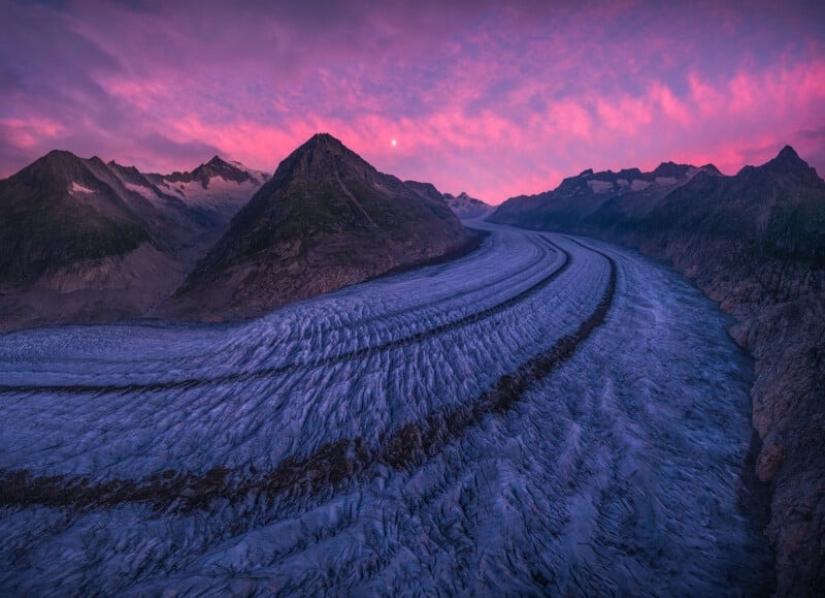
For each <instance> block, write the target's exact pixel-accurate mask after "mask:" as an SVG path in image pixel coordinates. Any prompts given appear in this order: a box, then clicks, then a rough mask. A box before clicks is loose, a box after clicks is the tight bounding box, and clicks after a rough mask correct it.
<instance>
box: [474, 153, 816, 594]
mask: <svg viewBox="0 0 825 598" xmlns="http://www.w3.org/2000/svg"><path fill="white" fill-rule="evenodd" d="M663 167H665V168H663ZM657 171H658V172H657ZM620 179H624V180H626V181H627V182H628V184H627V185H625V184H622V183H620V182H619V180H620ZM662 179H665V180H662ZM593 181H598V182H599V183H598V184H596V185H593V184H591V183H592V182H593ZM635 181H644V183H649V184H647V185H645V184H644V183H643V184H641V185H640V184H638V183H637V184H636V189H634V188H633V183H634V182H635ZM642 187H643V188H642ZM489 219H490V220H492V221H495V222H504V223H511V224H516V225H518V226H522V227H526V228H533V229H545V230H557V231H564V232H570V233H576V234H583V235H589V236H595V237H598V238H602V239H605V240H609V241H611V242H616V243H621V244H624V245H627V246H630V247H636V248H639V249H640V250H641V251H642V252H643V253H645V254H647V255H650V256H653V257H657V258H660V259H664V260H667V261H669V262H670V263H672V264H673V266H674V267H675V268H676V269H677V270H679V271H680V272H682V273H684V274H685V275H686V276H688V277H689V278H690V279H691V280H693V281H694V282H695V283H696V284H697V286H698V287H699V288H700V289H702V290H703V291H704V292H705V293H706V294H707V295H709V296H710V297H711V298H712V299H714V300H716V301H718V302H720V305H721V307H722V309H724V310H725V311H726V312H728V313H730V314H732V315H733V316H734V317H735V318H736V319H737V323H736V324H735V325H734V326H733V328H732V329H731V335H732V336H733V337H734V339H735V340H736V341H737V342H738V343H739V344H740V345H741V346H742V347H744V348H745V349H747V350H748V351H749V352H750V353H751V354H752V355H753V356H754V358H755V360H756V361H755V373H756V380H755V383H754V386H753V388H752V390H751V396H752V400H753V424H754V427H755V428H756V430H757V432H758V433H759V437H760V439H761V441H762V447H761V450H760V452H759V455H758V458H757V462H756V465H755V468H756V473H757V475H758V477H759V478H760V479H761V480H762V481H763V482H766V483H769V484H770V490H771V523H770V525H769V527H768V529H767V534H768V538H769V540H770V542H771V544H772V546H773V547H774V549H775V551H776V572H777V580H778V588H777V590H778V594H779V595H782V596H815V595H817V591H818V589H821V588H822V587H825V552H823V550H822V547H823V545H825V544H823V542H825V349H823V347H825V259H823V258H824V257H825V256H824V255H823V252H825V181H823V180H822V179H821V178H820V177H819V176H818V175H817V173H816V171H815V170H814V169H813V168H811V167H810V166H808V164H807V163H805V162H804V161H803V160H802V159H801V158H799V156H798V155H797V154H796V152H795V151H794V150H793V149H792V148H791V147H785V148H784V149H782V151H780V152H779V154H778V155H777V156H776V158H774V159H773V160H770V161H769V162H767V163H766V164H763V165H762V166H756V167H754V166H746V167H745V168H743V169H742V170H740V171H739V172H738V173H737V174H736V175H734V176H724V175H722V174H721V173H719V171H718V170H717V169H716V168H715V167H712V166H711V165H708V166H704V167H701V168H693V167H691V166H689V165H670V164H663V165H662V166H660V167H659V168H658V169H656V170H655V171H653V172H652V173H641V172H640V171H638V170H637V169H630V170H623V171H621V172H620V173H610V172H609V171H608V173H593V172H592V171H585V172H583V173H582V174H581V175H579V177H572V178H570V179H565V181H564V182H563V183H562V184H561V185H560V186H559V187H558V188H557V189H555V190H553V191H549V192H547V193H543V194H540V195H538V196H532V197H526V196H521V197H516V198H512V199H510V200H508V201H507V202H505V203H504V204H502V206H500V207H499V209H498V210H496V212H495V213H494V214H492V215H491V216H490V218H489Z"/></svg>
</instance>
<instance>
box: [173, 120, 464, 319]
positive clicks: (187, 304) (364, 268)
mask: <svg viewBox="0 0 825 598" xmlns="http://www.w3.org/2000/svg"><path fill="white" fill-rule="evenodd" d="M433 189H434V188H433ZM436 193H437V192H436ZM474 240H475V235H474V234H473V233H471V232H470V231H468V230H467V229H465V228H464V227H463V226H462V225H461V223H460V222H459V221H458V219H457V218H456V217H455V216H454V215H453V213H452V212H451V211H450V210H449V208H448V207H447V206H446V204H445V203H444V202H443V201H441V200H440V198H438V197H435V196H433V194H432V193H427V192H426V190H424V189H423V187H422V188H415V187H412V186H410V185H407V184H405V183H402V182H401V181H400V180H398V179H397V178H395V177H393V176H390V175H386V174H382V173H380V172H378V171H377V170H375V168H373V167H372V166H371V165H369V164H368V163H367V162H365V161H364V160H363V159H361V158H360V157H359V156H358V155H356V154H355V153H353V152H352V151H350V150H349V149H347V148H346V147H344V146H343V145H342V144H341V142H340V141H338V140H337V139H335V138H334V137H332V136H330V135H327V134H319V135H315V136H314V137H312V138H311V139H310V140H309V141H308V142H307V143H305V144H304V145H303V146H301V147H300V148H298V149H297V150H296V151H295V152H293V153H292V154H291V155H290V156H289V157H287V158H286V159H285V160H284V161H283V162H282V163H281V164H280V166H279V167H278V169H277V171H276V172H275V175H274V176H273V178H272V179H271V180H270V181H269V182H268V183H266V184H265V185H264V186H263V187H262V188H261V189H260V191H258V193H256V194H255V196H254V197H253V198H252V200H251V201H250V202H249V204H248V205H247V206H245V207H244V208H243V209H242V210H241V211H240V212H239V213H238V214H237V216H236V217H235V218H234V219H233V221H232V224H231V226H230V228H229V230H228V231H227V232H226V234H225V235H224V236H223V237H222V238H221V239H220V240H219V241H218V243H217V244H216V245H215V246H214V247H213V248H212V249H211V250H210V251H209V253H208V254H207V255H206V256H205V257H204V259H202V260H201V261H200V262H199V263H198V265H197V266H196V267H195V269H194V271H193V272H192V273H191V274H190V276H189V277H188V278H187V280H186V282H185V283H184V285H182V286H181V288H180V289H178V291H177V292H176V294H175V296H174V297H172V298H171V299H170V300H169V301H167V303H166V304H165V305H164V306H162V309H161V311H162V313H164V314H167V315H173V316H178V317H194V318H210V319H237V318H248V317H254V316H256V315H260V314H262V313H265V312H267V311H269V310H271V309H273V308H275V307H277V306H280V305H283V304H285V303H288V302H291V301H296V300H299V299H303V298H306V297H311V296H313V295H317V294H319V293H323V292H327V291H331V290H333V289H337V288H340V287H343V286H346V285H349V284H354V283H357V282H361V281H363V280H366V279H368V278H371V277H374V276H378V275H380V274H383V273H385V272H388V271H390V270H393V269H396V268H400V267H405V266H411V265H414V264H420V263H424V262H427V261H429V260H433V259H436V258H439V257H443V256H447V255H449V254H451V253H453V252H456V251H460V250H462V249H463V248H466V247H467V246H468V244H470V243H473V242H474Z"/></svg>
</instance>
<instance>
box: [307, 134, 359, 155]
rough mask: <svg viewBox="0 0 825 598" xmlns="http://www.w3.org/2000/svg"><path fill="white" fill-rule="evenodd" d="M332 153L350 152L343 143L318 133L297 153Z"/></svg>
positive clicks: (328, 135)
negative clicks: (302, 151)
mask: <svg viewBox="0 0 825 598" xmlns="http://www.w3.org/2000/svg"><path fill="white" fill-rule="evenodd" d="M301 150H304V151H311V152H316V151H328V152H329V151H331V152H332V153H336V154H339V153H343V152H346V151H349V148H347V147H346V146H345V145H344V144H343V143H341V141H340V140H339V139H337V138H335V137H333V136H332V135H330V134H329V133H316V134H315V135H313V136H312V137H310V138H309V139H308V140H307V142H306V143H304V144H303V145H302V146H301V147H299V148H298V149H297V150H296V151H301Z"/></svg>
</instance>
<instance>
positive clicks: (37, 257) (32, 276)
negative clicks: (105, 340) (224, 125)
mask: <svg viewBox="0 0 825 598" xmlns="http://www.w3.org/2000/svg"><path fill="white" fill-rule="evenodd" d="M213 162H214V160H213ZM210 164H212V163H210ZM222 164H225V163H222ZM206 166H208V165H202V166H201V167H199V168H200V169H204V168H205V167H206ZM227 166H231V165H227ZM196 170H197V169H196ZM228 170H229V169H228V168H223V171H222V172H220V173H205V174H203V176H200V177H199V178H198V180H199V181H201V182H204V181H205V182H208V181H210V180H212V179H214V180H217V181H220V182H225V181H224V178H223V177H224V176H233V173H231V172H227V171H228ZM235 170H236V171H237V172H235V173H234V176H235V177H236V178H237V177H239V176H243V175H244V174H245V173H243V172H242V171H240V170H239V169H235ZM150 176H151V175H144V174H142V173H140V172H139V171H138V170H137V169H136V168H134V167H125V166H121V165H118V164H116V163H114V162H110V163H109V164H105V163H104V162H103V161H102V160H100V159H99V158H97V157H94V158H90V159H82V158H78V157H77V156H75V155H73V154H71V153H70V152H65V151H53V152H50V153H49V154H47V155H46V156H44V157H43V158H41V159H39V160H37V161H36V162H34V163H33V164H31V165H30V166H27V167H26V168H24V169H23V170H21V171H20V172H18V173H17V174H15V175H13V176H11V177H9V178H8V179H4V180H0V222H2V227H0V332H3V331H8V330H12V329H15V328H21V327H27V326H37V325H44V324H54V323H88V322H96V323H103V322H111V321H115V320H120V319H124V318H132V317H136V316H139V315H141V314H144V313H146V312H147V311H148V310H150V309H151V308H152V307H153V306H155V305H157V304H158V303H159V302H160V301H162V300H163V299H164V298H166V297H167V296H168V295H169V294H170V293H171V292H172V290H173V289H174V288H175V287H176V286H177V285H179V284H180V283H181V281H182V280H183V278H184V276H185V275H186V273H187V272H188V271H189V270H190V269H191V268H192V267H193V266H194V263H195V260H196V259H197V257H198V256H199V255H200V254H201V253H202V252H203V251H204V250H205V249H206V248H207V247H208V246H209V245H211V244H212V243H213V242H214V241H215V240H216V239H217V238H218V236H220V234H221V233H222V232H223V231H224V230H225V229H226V227H227V226H228V224H229V220H230V218H231V216H232V215H233V214H234V213H235V212H236V211H237V209H238V208H237V207H236V208H235V209H234V210H232V211H231V212H228V211H226V210H224V211H220V210H218V209H215V208H214V207H213V206H212V205H207V206H204V205H202V203H203V202H199V201H197V198H193V197H189V198H186V197H180V196H179V195H178V194H177V193H172V192H166V191H165V190H164V188H162V187H160V186H158V185H157V184H155V183H154V182H153V181H152V180H150ZM230 180H231V179H230ZM161 182H162V181H161ZM232 184H233V185H235V183H232ZM205 186H206V183H204V188H205ZM259 186H260V182H258V183H257V185H256V187H255V188H257V187H259ZM235 187H236V188H237V189H238V190H239V191H241V192H242V194H243V196H244V197H243V198H238V197H232V198H231V199H232V201H234V202H235V203H236V204H237V202H238V201H244V202H245V201H247V200H248V199H249V197H251V195H252V192H253V190H254V189H252V190H247V189H245V188H241V187H240V186H238V185H235ZM167 191H170V190H168V189H167ZM231 191H232V189H229V188H227V189H224V190H223V192H222V196H226V195H227V194H229V195H231ZM236 195H237V193H236ZM225 203H231V202H229V200H226V202H225ZM238 207H239V206H238Z"/></svg>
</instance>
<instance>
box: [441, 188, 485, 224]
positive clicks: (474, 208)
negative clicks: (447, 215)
mask: <svg viewBox="0 0 825 598" xmlns="http://www.w3.org/2000/svg"><path fill="white" fill-rule="evenodd" d="M443 197H444V201H446V202H447V205H448V206H450V209H451V210H452V211H453V212H455V213H456V215H457V216H458V217H459V218H461V219H462V220H471V219H473V218H481V217H482V216H486V215H487V214H489V213H490V212H492V211H493V209H494V208H493V206H491V205H490V204H488V203H485V202H483V201H481V200H480V199H476V198H475V197H470V196H469V195H467V194H466V193H465V192H463V191H462V192H461V193H459V194H458V195H452V194H451V193H444V195H443Z"/></svg>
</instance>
